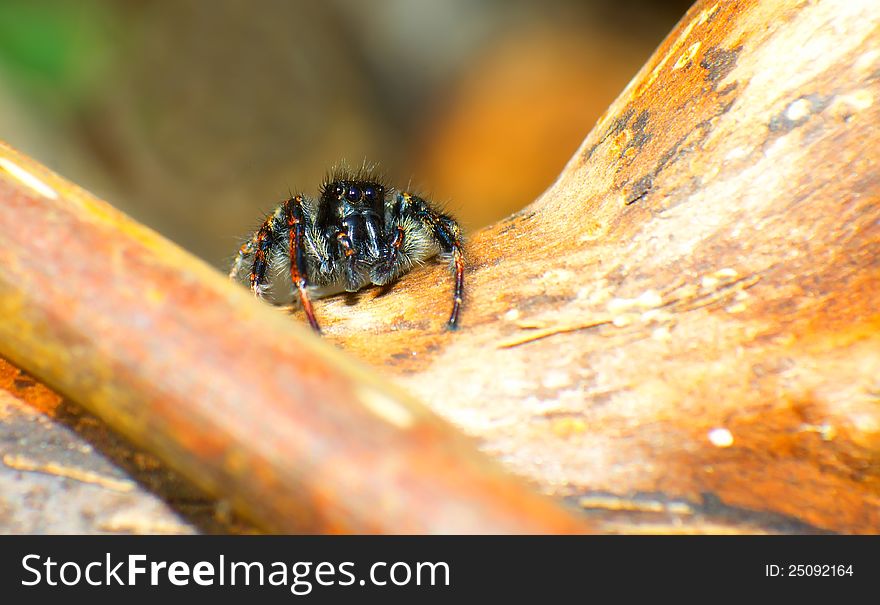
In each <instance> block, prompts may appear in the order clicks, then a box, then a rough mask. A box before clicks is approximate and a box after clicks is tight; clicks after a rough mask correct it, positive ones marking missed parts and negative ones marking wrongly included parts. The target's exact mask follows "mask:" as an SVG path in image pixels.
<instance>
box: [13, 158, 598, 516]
mask: <svg viewBox="0 0 880 605" xmlns="http://www.w3.org/2000/svg"><path fill="white" fill-rule="evenodd" d="M0 168H2V170H0V317H2V321H0V354H2V355H4V356H6V357H7V358H9V359H11V360H12V361H13V362H15V363H16V364H17V365H19V366H20V367H23V368H25V369H27V370H28V371H29V372H32V373H33V374H35V375H37V376H39V377H40V378H42V379H44V380H45V381H46V382H47V383H48V384H50V385H52V386H54V387H56V388H58V389H59V390H60V391H61V392H63V393H65V394H67V395H68V396H69V397H70V398H71V399H72V400H74V401H76V402H78V403H81V404H82V405H83V406H84V407H85V408H87V409H88V410H89V411H91V412H92V413H94V414H95V415H96V416H98V417H100V418H101V419H102V420H104V421H105V422H106V423H107V424H108V425H109V426H111V427H112V428H114V429H115V430H117V431H118V432H120V433H122V434H123V435H125V436H127V437H128V438H129V439H131V440H132V441H134V442H135V443H137V444H140V445H142V446H144V447H146V448H147V449H148V450H150V451H152V452H154V453H155V454H156V455H158V456H159V457H160V458H161V459H162V460H164V461H165V462H166V463H167V464H168V465H169V466H170V467H171V468H173V469H176V470H178V471H179V472H180V473H181V474H182V475H184V476H186V477H187V478H188V479H190V480H191V481H192V482H194V483H195V484H196V485H198V486H200V487H201V488H202V489H204V490H205V491H206V492H208V493H210V494H213V495H216V496H221V497H223V498H225V499H226V500H227V501H228V502H230V503H231V505H232V507H233V508H234V509H235V510H237V511H238V512H240V513H241V514H242V515H243V516H244V517H246V518H247V519H249V520H251V521H253V522H254V523H255V524H256V525H257V526H258V527H260V528H262V529H264V530H268V531H275V532H401V533H423V532H424V533H482V532H487V533H508V532H510V533H526V532H533V533H545V532H551V533H552V532H582V531H586V530H587V528H588V527H589V525H588V524H587V523H586V522H585V521H584V520H583V519H581V518H578V517H577V516H575V515H574V514H572V513H570V512H569V511H567V510H565V509H564V508H563V507H561V506H559V505H558V504H557V503H554V502H552V501H551V500H550V499H548V498H545V497H542V496H540V495H539V494H537V493H535V492H534V491H532V490H530V489H528V488H527V487H526V486H525V484H524V483H523V482H521V481H519V480H517V479H516V478H514V477H513V476H511V475H509V474H505V473H503V472H502V470H501V467H500V466H499V465H497V464H496V463H494V462H493V461H492V460H490V459H489V458H488V457H486V456H484V455H482V454H480V453H479V452H477V451H476V448H475V447H474V444H473V442H472V441H471V440H470V439H467V438H465V437H464V436H463V435H461V434H460V433H459V432H458V431H456V430H455V429H454V428H453V427H451V426H450V425H448V424H447V423H445V422H443V421H442V420H441V419H439V418H438V417H437V416H435V415H434V414H432V413H431V412H430V411H429V410H428V409H426V408H425V407H424V406H422V405H420V404H419V403H418V402H416V401H414V400H413V399H412V398H411V397H410V396H408V395H406V394H405V393H403V392H399V391H395V390H394V389H392V388H390V387H389V385H388V384H386V383H385V382H383V381H382V380H380V379H379V378H378V377H376V376H374V375H372V374H371V373H369V372H368V371H366V369H365V368H363V367H361V365H360V364H359V363H357V362H356V361H355V360H352V359H347V358H345V357H344V356H342V355H341V354H340V353H339V352H338V351H336V350H335V349H334V348H333V347H331V346H330V345H328V344H327V343H325V342H322V341H321V340H320V339H319V338H317V337H316V336H315V335H314V334H313V333H311V331H310V330H309V329H308V328H303V327H301V326H299V325H297V324H296V323H295V322H293V321H291V320H290V319H289V318H288V317H285V316H283V315H281V314H280V313H278V312H276V311H275V310H274V309H272V308H270V307H269V306H268V305H265V304H263V303H261V302H259V301H258V300H255V299H254V297H253V296H251V295H250V294H249V293H248V292H247V290H245V289H244V288H241V287H239V286H238V285H236V284H233V283H231V282H230V281H229V280H227V279H226V278H225V277H224V276H223V275H221V274H220V273H218V272H217V271H214V270H213V269H211V268H210V267H208V266H207V265H205V264H204V263H203V262H201V261H199V260H198V259H196V258H193V257H192V256H190V255H188V254H187V253H186V252H184V251H183V250H181V249H180V248H178V247H177V246H175V245H173V244H172V243H171V242H168V241H166V240H164V239H162V238H161V237H159V236H158V235H157V234H155V233H153V232H151V231H150V230H148V229H147V228H145V227H143V226H141V225H138V224H136V223H134V222H133V221H131V220H130V219H128V218H127V217H125V216H124V215H122V214H121V213H119V212H117V211H115V210H114V209H113V208H112V207H110V206H108V205H107V204H106V203H104V202H102V201H100V200H97V199H95V198H94V197H93V196H91V195H90V194H88V193H87V192H85V191H83V190H81V189H79V188H77V187H76V186H74V185H72V184H70V183H69V182H67V181H65V180H63V179H62V178H60V177H58V176H57V175H54V174H52V173H51V172H49V171H48V170H46V169H45V168H44V167H42V166H40V165H38V164H36V163H35V162H33V160H30V159H29V158H27V157H25V156H23V155H21V154H19V153H16V152H15V151H14V150H12V149H10V148H8V147H6V146H5V145H0ZM12 386H13V387H14V386H15V384H14V379H13V385H12ZM5 449H6V448H4V450H5ZM3 454H4V455H3V463H4V465H5V466H6V467H7V468H11V469H14V470H17V471H22V472H28V471H43V472H44V473H47V474H55V475H58V474H61V475H62V476H64V475H65V474H66V475H68V476H69V477H70V478H75V479H79V480H80V481H83V479H85V478H88V479H94V480H95V481H94V482H95V483H99V484H101V483H103V484H104V486H105V487H108V486H113V487H117V488H119V487H120V485H121V484H119V483H118V482H113V481H112V480H111V479H109V478H107V477H106V476H100V475H99V474H92V475H90V474H89V473H88V472H85V473H84V472H82V469H74V470H73V471H71V470H70V469H71V467H70V466H69V465H64V464H63V463H62V464H59V463H57V462H53V461H48V462H47V461H39V460H34V459H33V457H31V458H28V457H27V456H20V455H15V454H11V453H10V452H9V451H4V452H3ZM96 475H97V476H96ZM85 482H88V481H85Z"/></svg>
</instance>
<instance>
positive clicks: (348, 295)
mask: <svg viewBox="0 0 880 605" xmlns="http://www.w3.org/2000/svg"><path fill="white" fill-rule="evenodd" d="M394 285H395V282H392V283H390V284H385V285H384V286H371V287H369V288H363V289H361V290H358V291H357V292H343V293H342V294H341V295H340V296H341V298H342V302H343V304H345V306H346V307H354V306H355V305H357V304H358V303H360V301H361V298H362V297H363V296H365V295H366V294H367V293H369V292H374V294H373V296H372V298H382V297H383V296H386V295H387V294H389V293H390V292H391V291H392V290H394Z"/></svg>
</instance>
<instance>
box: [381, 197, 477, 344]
mask: <svg viewBox="0 0 880 605" xmlns="http://www.w3.org/2000/svg"><path fill="white" fill-rule="evenodd" d="M397 202H398V203H397V206H398V212H399V213H400V214H401V215H403V214H406V213H409V214H411V215H412V216H414V217H415V218H416V219H418V220H419V221H420V222H421V223H422V224H423V225H424V227H425V229H427V230H428V232H429V233H430V234H431V236H432V237H433V238H434V240H435V241H436V242H437V245H438V246H439V247H440V250H441V251H442V252H443V253H445V254H451V255H452V268H453V272H454V275H455V289H454V290H453V298H452V312H451V313H450V314H449V321H447V322H446V328H447V329H448V330H455V329H456V328H458V316H459V313H460V311H461V302H462V299H463V297H464V249H463V246H462V237H461V227H460V226H459V224H458V223H457V222H456V221H455V219H453V218H452V217H451V216H448V215H446V214H442V213H441V212H438V211H437V210H435V209H434V208H433V207H431V205H430V204H428V202H426V201H425V200H424V199H422V198H420V197H419V196H417V195H413V194H411V193H406V192H403V193H399V194H398V196H397Z"/></svg>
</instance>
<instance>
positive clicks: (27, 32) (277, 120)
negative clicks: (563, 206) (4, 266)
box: [0, 0, 691, 268]
mask: <svg viewBox="0 0 880 605" xmlns="http://www.w3.org/2000/svg"><path fill="white" fill-rule="evenodd" d="M690 4H691V3H690V2H689V1H687V0H680V1H669V2H653V1H651V0H593V1H588V0H581V1H576V0H567V1H564V0H556V1H540V2H539V1H534V2H526V1H510V0H494V1H493V0H487V1H482V2H476V1H465V0H375V1H370V2H360V1H357V0H330V1H325V2H307V1H280V0H278V1H275V0H259V1H251V2H248V1H245V0H220V1H210V0H183V1H181V0H173V1H172V0H152V1H141V0H128V1H110V0H103V1H101V0H83V1H78V2H71V1H69V0H39V1H34V0H0V138H2V139H4V140H6V141H8V142H9V143H11V144H12V145H14V146H16V147H18V148H20V149H22V150H23V151H25V152H27V153H29V154H30V155H32V156H34V157H35V158H36V159H38V160H40V161H42V162H43V163H45V164H47V165H48V166H49V167H51V168H53V169H54V170H56V171H58V172H59V173H61V174H63V175H64V176H66V177H68V178H70V179H72V180H74V181H76V182H78V183H79V184H81V185H83V186H85V187H86V188H89V189H91V190H92V191H94V192H95V193H97V194H98V195H100V196H102V197H105V198H106V199H108V200H109V201H110V202H111V203H113V204H114V205H116V206H118V207H119V208H121V209H122V210H124V211H126V212H127V213H129V214H130V215H132V216H134V217H135V218H137V219H138V220H140V221H143V222H145V223H146V224H148V225H151V226H152V227H154V228H156V229H157V230H159V231H161V232H162V233H164V234H166V235H167V236H169V237H170V238H171V239H173V240H175V241H177V242H179V243H180V244H181V245H183V246H184V247H186V248H188V249H190V250H191V251H193V252H195V253H196V254H198V255H200V256H202V257H204V258H205V259H207V260H208V261H209V262H211V263H213V264H215V265H217V266H218V267H224V268H225V266H226V264H227V262H228V260H229V259H230V258H231V257H232V255H233V253H234V252H235V250H236V247H237V245H238V243H239V238H240V237H241V236H244V235H246V234H247V233H248V232H249V230H251V229H252V228H253V227H255V226H256V225H257V224H258V223H259V222H260V221H261V220H262V218H264V216H263V215H264V213H265V212H267V211H268V210H269V209H270V208H272V207H273V206H274V205H275V204H277V203H278V202H279V201H281V200H282V199H283V198H284V197H285V196H286V195H287V194H288V190H292V191H303V192H304V193H306V194H310V195H311V194H314V192H315V191H316V190H317V187H318V185H319V184H320V182H321V180H322V179H323V178H324V176H325V174H326V172H327V170H328V169H329V168H330V167H331V166H333V165H334V164H337V163H339V162H340V161H342V160H345V161H347V162H348V163H349V164H351V165H355V166H359V165H360V164H361V163H362V162H363V161H364V160H367V161H369V162H378V163H379V164H380V165H381V167H382V168H383V169H384V171H385V172H386V173H387V174H388V176H389V178H390V179H391V180H392V182H393V183H397V184H403V185H405V184H406V183H408V182H409V181H410V180H412V183H413V186H414V188H415V189H416V190H418V191H421V192H423V193H426V194H428V195H430V196H432V197H433V198H434V199H437V200H439V201H441V202H444V203H445V205H446V207H447V208H448V209H449V210H450V211H452V212H453V213H454V214H456V216H458V217H459V218H460V219H461V222H462V223H463V225H464V226H465V229H466V231H467V230H473V229H476V228H478V227H481V226H483V225H486V224H488V223H491V222H493V221H495V220H498V219H500V218H502V217H504V216H506V215H507V214H509V213H511V212H513V211H515V210H517V209H519V208H521V207H523V206H524V205H525V204H527V203H529V202H530V201H532V200H533V199H534V198H535V197H536V196H537V195H538V194H540V192H541V191H543V190H544V189H545V188H546V187H547V186H548V185H549V184H550V183H552V182H553V180H554V179H555V177H556V175H557V174H558V173H559V172H560V170H561V169H562V167H563V166H564V164H565V162H566V161H567V160H568V158H569V157H570V156H571V155H572V153H573V152H574V151H575V149H576V148H577V147H578V145H579V144H580V142H581V141H582V140H583V138H584V136H586V134H587V133H588V132H589V130H590V129H591V128H592V126H593V124H594V123H595V121H596V119H597V118H598V116H599V115H600V114H601V113H602V112H603V111H604V110H605V109H606V108H607V106H608V104H609V103H610V102H611V101H612V100H613V99H614V98H615V97H616V96H617V94H618V93H619V92H620V91H621V90H622V89H623V87H624V86H625V85H626V83H627V82H628V81H629V80H630V79H631V78H632V77H633V76H634V75H635V73H636V71H637V70H638V69H639V67H641V65H642V63H644V61H645V60H646V59H647V58H648V57H649V56H650V54H651V53H652V52H653V50H654V48H655V47H656V46H657V44H659V43H660V41H661V40H662V39H663V38H664V37H665V36H666V34H667V33H668V32H669V30H670V29H671V28H672V27H673V25H674V24H675V23H676V22H677V21H678V19H679V18H680V17H681V16H682V15H683V14H684V12H685V11H686V10H687V8H688V7H689V6H690Z"/></svg>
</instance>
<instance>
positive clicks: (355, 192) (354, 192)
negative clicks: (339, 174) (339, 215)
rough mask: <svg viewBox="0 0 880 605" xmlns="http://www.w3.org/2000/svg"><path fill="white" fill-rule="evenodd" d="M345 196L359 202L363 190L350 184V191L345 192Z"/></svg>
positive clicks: (349, 199) (351, 200)
mask: <svg viewBox="0 0 880 605" xmlns="http://www.w3.org/2000/svg"><path fill="white" fill-rule="evenodd" d="M345 197H347V198H348V201H350V202H358V201H360V199H361V190H360V189H358V188H357V187H355V186H354V185H349V186H348V191H346V192H345Z"/></svg>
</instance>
